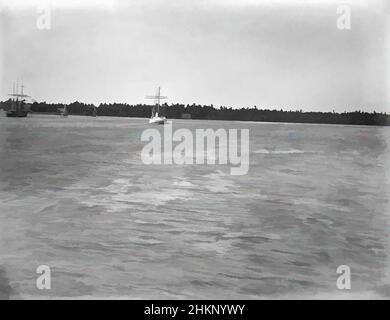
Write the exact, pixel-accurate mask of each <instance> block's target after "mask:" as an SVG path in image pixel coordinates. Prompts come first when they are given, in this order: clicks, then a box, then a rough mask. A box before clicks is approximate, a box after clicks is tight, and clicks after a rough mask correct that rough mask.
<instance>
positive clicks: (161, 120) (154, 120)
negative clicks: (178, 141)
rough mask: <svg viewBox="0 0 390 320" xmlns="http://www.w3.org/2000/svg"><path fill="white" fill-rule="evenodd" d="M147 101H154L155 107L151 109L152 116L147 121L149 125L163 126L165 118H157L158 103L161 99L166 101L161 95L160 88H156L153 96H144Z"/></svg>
mask: <svg viewBox="0 0 390 320" xmlns="http://www.w3.org/2000/svg"><path fill="white" fill-rule="evenodd" d="M146 98H147V99H154V100H155V101H156V105H155V106H154V107H153V109H152V116H151V118H150V119H149V124H164V123H165V122H167V118H165V117H161V116H159V112H160V101H161V100H162V99H167V97H164V96H162V95H161V88H160V87H158V88H157V93H156V95H155V96H146Z"/></svg>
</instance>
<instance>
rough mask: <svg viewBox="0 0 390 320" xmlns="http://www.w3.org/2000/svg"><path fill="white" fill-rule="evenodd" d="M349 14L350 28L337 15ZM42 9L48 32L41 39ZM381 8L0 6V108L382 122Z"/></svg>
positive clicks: (384, 20) (385, 92)
mask: <svg viewBox="0 0 390 320" xmlns="http://www.w3.org/2000/svg"><path fill="white" fill-rule="evenodd" d="M341 4H347V5H349V7H350V8H351V29H350V30H340V29H339V28H337V19H338V18H339V17H340V14H338V13H337V8H338V6H340V5H341ZM42 8H45V9H46V8H50V18H51V19H50V20H51V25H50V28H49V29H44V30H40V29H39V28H38V27H37V20H38V19H39V18H40V17H42V14H43V12H42V11H40V9H42ZM388 9H389V8H388V6H387V2H386V1H385V0H353V1H352V0H350V1H345V0H344V1H339V0H288V1H287V0H275V1H272V0H179V1H178V0H175V1H174V0H131V1H124V0H121V1H119V0H108V1H104V0H84V1H76V0H68V1H65V0H64V1H61V0H57V1H55V0H52V1H49V0H45V1H27V0H12V1H11V0H0V10H1V11H0V99H1V100H4V99H6V98H7V94H8V93H12V85H13V82H14V81H16V79H19V80H21V79H23V83H24V84H25V86H26V89H25V91H26V92H27V93H28V94H30V95H31V96H32V97H33V98H34V99H35V100H37V101H47V102H59V103H69V102H73V101H76V100H77V101H82V102H86V103H94V104H99V103H104V102H106V103H110V102H126V103H129V104H135V103H149V102H148V101H147V100H146V99H145V96H146V95H150V94H154V93H155V91H156V87H157V86H161V88H162V94H163V95H166V96H168V100H167V102H168V103H184V104H192V103H197V104H213V105H214V106H215V107H219V106H226V107H233V108H240V107H253V106H255V105H256V106H257V107H258V108H270V109H273V108H275V109H283V110H296V109H303V110H305V111H332V110H335V111H337V112H343V111H353V110H364V111H373V110H375V111H377V112H390V70H389V66H390V58H389V57H390V23H389V22H388V20H389V19H388V17H390V16H389V10H388Z"/></svg>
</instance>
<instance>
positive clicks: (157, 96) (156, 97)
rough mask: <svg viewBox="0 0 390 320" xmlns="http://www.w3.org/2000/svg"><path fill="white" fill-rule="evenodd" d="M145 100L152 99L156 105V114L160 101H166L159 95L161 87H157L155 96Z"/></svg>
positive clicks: (158, 110)
mask: <svg viewBox="0 0 390 320" xmlns="http://www.w3.org/2000/svg"><path fill="white" fill-rule="evenodd" d="M146 98H147V99H154V100H155V101H156V104H157V113H159V112H160V101H161V99H167V97H164V96H162V95H161V87H160V86H158V88H157V94H156V95H155V96H146Z"/></svg>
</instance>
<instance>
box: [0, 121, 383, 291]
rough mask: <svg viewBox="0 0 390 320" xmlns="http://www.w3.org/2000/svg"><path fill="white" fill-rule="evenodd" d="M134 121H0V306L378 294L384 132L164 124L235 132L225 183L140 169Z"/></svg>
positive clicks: (204, 175)
mask: <svg viewBox="0 0 390 320" xmlns="http://www.w3.org/2000/svg"><path fill="white" fill-rule="evenodd" d="M146 123H147V119H125V118H105V117H98V118H91V117H77V116H70V117H68V118H59V117H54V116H38V115H33V116H32V117H30V118H27V119H7V118H4V117H0V168H1V171H0V201H1V212H0V231H1V234H0V241H1V242H0V266H1V270H5V272H6V274H7V276H5V273H4V271H3V273H0V297H1V298H7V295H10V294H12V295H11V298H12V297H14V298H15V297H17V298H20V297H21V298H29V297H34V298H38V297H129V298H167V299H169V298H206V299H207V298H221V299H223V298H274V297H319V298H332V297H337V296H339V295H340V294H346V295H347V296H346V297H347V298H348V297H361V296H363V297H389V289H388V288H389V286H388V285H389V284H390V281H389V277H388V273H387V272H388V271H387V270H388V269H389V260H388V254H389V248H390V247H389V242H388V235H389V232H390V227H389V224H388V215H387V213H388V210H387V209H388V208H387V203H388V201H387V199H388V193H387V191H388V184H387V181H388V178H387V177H386V174H387V172H386V167H387V166H386V164H387V161H388V157H387V156H388V144H389V142H390V130H389V128H378V127H358V126H331V125H300V124H299V125H298V124H275V123H249V122H248V123H239V122H225V121H191V120H177V121H174V129H175V128H188V129H190V130H195V129H197V128H213V129H217V128H225V129H229V128H237V129H240V128H249V130H250V168H249V173H248V175H246V176H231V175H229V172H230V167H229V166H223V165H184V166H179V165H161V166H146V165H143V164H142V162H141V160H140V152H141V150H142V147H143V145H144V144H143V143H142V142H141V141H140V135H141V133H142V130H143V129H145V128H147V125H146ZM160 130H161V128H160ZM42 264H46V265H49V266H50V267H51V268H52V289H51V290H50V291H44V292H42V291H39V290H37V289H36V287H35V281H36V277H37V274H36V273H35V271H36V268H37V267H38V266H39V265H42ZM341 264H346V265H349V266H350V267H351V270H352V290H351V291H350V292H349V293H343V292H340V291H339V290H337V288H336V279H337V276H338V275H337V274H336V269H337V266H339V265H341ZM11 287H12V289H13V291H12V293H11V291H10V288H11Z"/></svg>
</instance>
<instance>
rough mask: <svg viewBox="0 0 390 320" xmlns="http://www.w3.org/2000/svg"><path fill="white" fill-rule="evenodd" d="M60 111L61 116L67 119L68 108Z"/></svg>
mask: <svg viewBox="0 0 390 320" xmlns="http://www.w3.org/2000/svg"><path fill="white" fill-rule="evenodd" d="M58 111H59V112H60V116H61V117H67V116H68V108H67V107H66V106H64V107H63V108H62V109H58Z"/></svg>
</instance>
